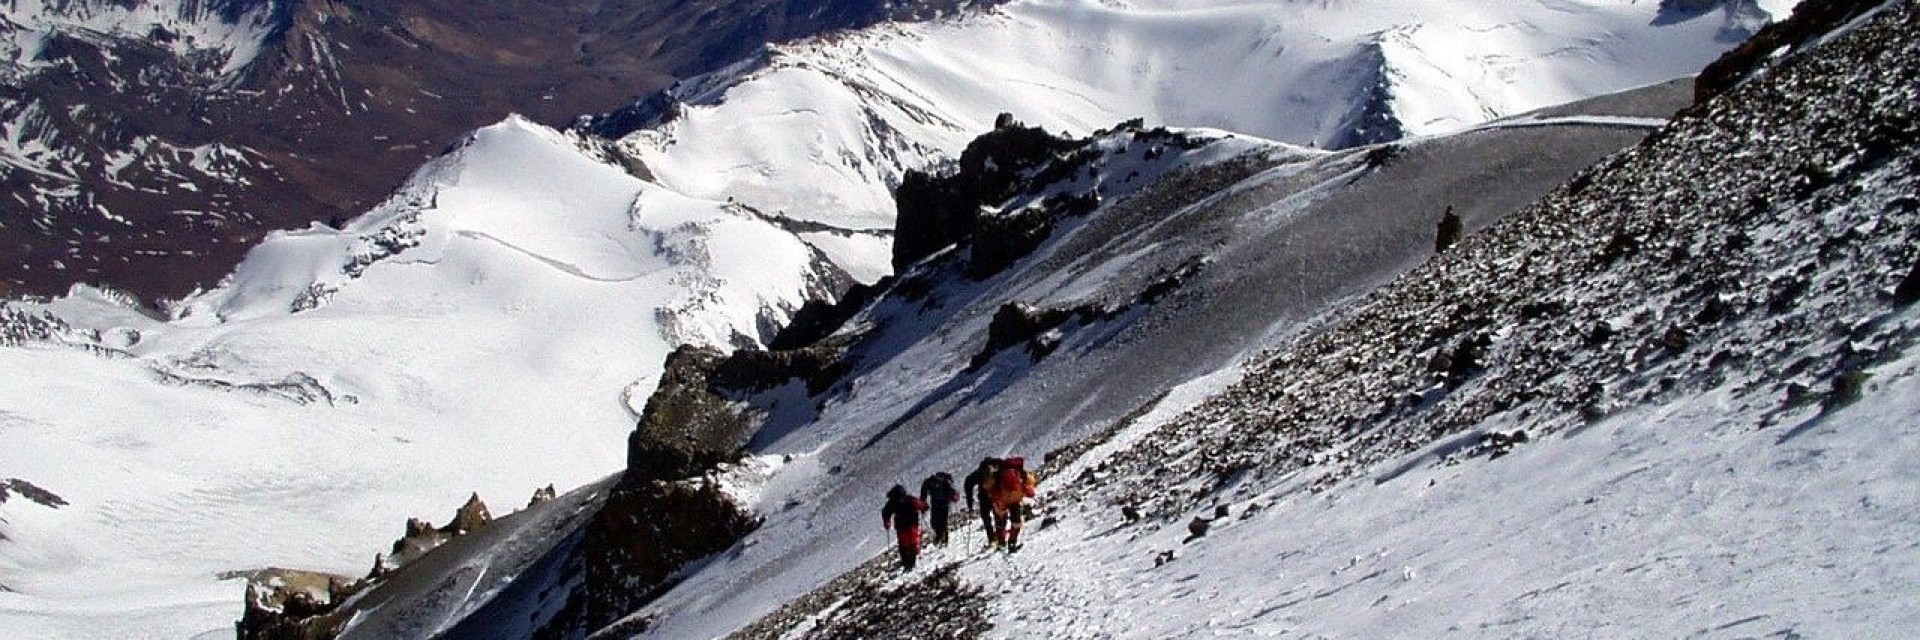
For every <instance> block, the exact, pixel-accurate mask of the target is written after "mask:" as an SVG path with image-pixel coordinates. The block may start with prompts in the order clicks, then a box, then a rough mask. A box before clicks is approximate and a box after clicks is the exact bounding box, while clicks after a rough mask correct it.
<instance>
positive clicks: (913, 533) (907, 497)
mask: <svg viewBox="0 0 1920 640" xmlns="http://www.w3.org/2000/svg"><path fill="white" fill-rule="evenodd" d="M926 510H927V503H925V502H921V501H920V499H919V498H915V497H913V495H912V494H909V493H907V488H906V487H903V486H900V485H897V484H896V485H893V488H892V489H889V490H888V491H887V506H884V507H881V508H880V526H881V527H884V528H886V529H889V530H892V531H894V532H895V533H896V534H898V537H899V540H900V568H902V569H905V570H907V571H912V570H913V563H914V561H915V560H917V559H919V558H920V512H922V511H926Z"/></svg>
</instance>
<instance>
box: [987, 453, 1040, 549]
mask: <svg viewBox="0 0 1920 640" xmlns="http://www.w3.org/2000/svg"><path fill="white" fill-rule="evenodd" d="M1038 484H1039V480H1038V479H1037V478H1036V477H1034V475H1033V474H1032V473H1030V472H1028V471H1027V469H1026V459H1024V458H1006V459H1004V460H1002V461H1001V462H1000V468H999V469H998V470H996V471H994V472H993V474H992V475H989V476H987V480H986V486H985V489H986V491H985V493H986V494H987V499H988V500H990V501H991V502H992V503H993V532H992V533H993V535H992V536H991V544H992V545H993V546H995V547H1004V548H1005V549H1006V550H1007V552H1008V553H1012V552H1015V551H1019V550H1020V528H1021V526H1022V525H1024V524H1026V520H1027V514H1026V508H1025V505H1024V503H1025V502H1026V500H1027V499H1028V498H1032V497H1033V495H1034V487H1035V486H1036V485H1038Z"/></svg>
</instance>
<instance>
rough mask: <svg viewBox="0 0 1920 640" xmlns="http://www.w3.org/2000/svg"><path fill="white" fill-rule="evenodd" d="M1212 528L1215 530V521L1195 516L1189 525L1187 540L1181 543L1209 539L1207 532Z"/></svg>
mask: <svg viewBox="0 0 1920 640" xmlns="http://www.w3.org/2000/svg"><path fill="white" fill-rule="evenodd" d="M1211 528H1213V521H1211V520H1208V519H1206V518H1202V517H1199V516H1194V518H1193V520H1192V521H1191V522H1188V523H1187V539H1186V540H1182V541H1181V542H1193V541H1194V540H1198V539H1200V538H1205V537H1207V530H1208V529H1211Z"/></svg>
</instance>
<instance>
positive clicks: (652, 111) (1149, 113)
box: [592, 0, 1793, 280]
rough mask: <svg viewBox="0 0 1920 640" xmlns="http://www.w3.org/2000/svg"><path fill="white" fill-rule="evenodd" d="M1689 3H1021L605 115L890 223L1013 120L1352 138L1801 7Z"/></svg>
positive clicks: (1055, 126)
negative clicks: (991, 130) (901, 197)
mask: <svg viewBox="0 0 1920 640" xmlns="http://www.w3.org/2000/svg"><path fill="white" fill-rule="evenodd" d="M1683 4H1685V5H1692V4H1700V3H1658V4H1656V3H1652V2H1621V1H1617V0H1577V1H1573V2H1562V1H1557V0H1556V1H1541V0H1524V1H1521V2H1386V3H1347V2H1336V3H1322V2H1251V1H1249V2H1232V3H1218V2H1186V1H1183V0H1132V1H1128V2H1095V1H1092V0H1034V1H1028V2H1012V3H1008V4H1005V5H1001V6H999V7H995V8H993V9H991V10H988V11H981V12H976V13H972V14H968V15H966V16H964V17H962V18H959V19H955V20H945V21H936V22H931V23H922V24H906V25H887V26H882V27H879V28H875V29H869V30H865V31H862V32H858V33H853V34H847V35H843V36H839V37H832V38H821V39H815V40H809V41H804V42H801V43H796V44H793V45H788V46H781V47H774V48H772V49H771V50H770V51H769V52H768V53H767V54H766V55H764V56H761V57H759V58H756V59H752V60H748V61H745V62H742V63H740V64H739V65H736V67H735V68H731V69H727V70H723V71H720V72H716V73H714V74H711V75H709V76H705V77H701V78H695V79H691V80H688V81H684V82H682V83H680V84H679V85H676V86H675V87H674V88H672V89H669V90H668V91H667V92H666V93H665V94H663V95H660V96H654V97H652V98H650V99H649V100H647V101H644V102H642V103H640V104H637V105H635V106H634V107H632V108H630V109H628V110H625V111H622V112H616V113H614V114H608V115H606V116H602V117H600V118H598V119H596V120H594V121H593V122H592V128H593V129H594V130H596V131H597V132H599V133H601V134H603V135H607V136H610V137H617V138H619V142H620V144H619V147H618V148H619V149H620V151H621V152H622V153H624V154H626V155H629V156H631V157H634V158H636V159H637V160H639V161H640V162H641V163H643V164H644V165H645V166H646V167H647V169H648V170H649V171H650V173H651V175H652V176H653V177H654V178H656V179H657V180H659V181H660V183H661V184H663V185H665V186H668V187H670V188H673V189H676V190H679V191H681V192H683V193H686V194H688V195H691V196H696V197H704V198H722V197H732V198H736V199H738V200H739V201H740V202H744V203H747V204H750V205H753V206H755V207H757V208H759V209H762V210H765V211H773V212H781V213H783V214H784V215H787V216H791V217H795V218H799V219H802V220H810V221H818V222H822V223H825V224H828V225H831V226H833V227H837V228H842V229H851V230H863V229H871V228H884V227H886V226H888V221H889V220H891V219H892V216H893V210H892V196H891V190H892V188H893V187H894V186H896V185H898V184H899V182H900V180H901V177H902V176H903V174H904V172H905V171H907V170H909V169H925V168H928V167H930V166H932V165H934V164H937V163H938V162H940V161H941V160H942V159H944V158H949V157H952V156H954V155H957V154H958V153H959V151H960V149H961V148H962V147H963V146H965V145H966V143H967V142H968V141H969V140H972V139H973V137H974V136H975V135H977V134H978V133H979V132H980V131H983V130H985V129H987V128H988V127H989V126H990V125H991V124H992V123H993V122H994V120H995V118H996V117H997V115H998V114H1000V113H1012V114H1013V115H1015V116H1016V117H1018V118H1020V119H1021V120H1023V121H1025V122H1028V123H1031V124H1033V125H1036V126H1040V127H1043V128H1046V129H1049V130H1054V131H1067V132H1070V133H1077V134H1086V133H1088V132H1091V131H1093V130H1095V129H1098V128H1101V127H1106V126H1111V125H1112V124H1113V123H1115V122H1120V121H1123V120H1127V119H1130V118H1144V119H1145V120H1146V123H1147V124H1149V125H1159V124H1170V125H1176V126H1209V127H1217V128H1221V129H1227V130H1231V131H1236V132H1240V133H1244V134H1251V135H1256V136H1261V137H1265V138H1269V139H1273V140H1278V141H1281V142H1288V143H1292V144H1297V145H1304V146H1316V147H1322V148H1342V147H1348V146H1353V145H1356V144H1364V143H1372V142H1383V141H1387V140H1392V139H1396V138H1399V137H1401V136H1403V135H1427V134H1433V133H1439V132H1444V131H1451V130H1457V129H1460V128H1462V127H1466V126H1470V125H1473V124H1476V123H1480V122H1485V121H1487V120H1490V119H1494V118H1498V117H1502V116H1507V115H1513V114H1517V113H1520V112H1523V111H1530V110H1533V109H1537V108H1541V107H1545V106H1548V105H1553V104H1560V103H1564V102H1568V101H1572V100H1577V99H1580V98H1584V97H1589V96H1594V95H1601V94H1606V93H1612V92H1615V91H1620V90H1624V89H1628V88H1632V87H1637V86H1643V85H1647V84H1652V83H1655V82H1660V81H1664V80H1668V79H1671V78H1675V77H1680V76H1684V75H1690V74H1692V73H1694V72H1695V71H1697V70H1698V69H1699V68H1700V67H1702V66H1704V65H1705V64H1706V63H1707V62H1709V61H1711V60H1713V59H1714V58H1715V57H1717V56H1718V55H1719V54H1720V53H1721V52H1722V51H1725V50H1726V49H1728V48H1731V47H1732V46H1733V45H1734V44H1737V43H1738V42H1740V41H1741V40H1743V39H1744V38H1745V36H1746V35H1748V34H1750V33H1751V32H1752V30H1753V29H1757V28H1758V27H1759V26H1760V25H1761V24H1763V23H1764V21H1765V19H1766V17H1767V16H1768V15H1769V13H1768V11H1772V12H1773V13H1774V14H1778V15H1784V13H1785V10H1786V9H1788V8H1790V7H1791V6H1792V4H1793V3H1791V2H1768V3H1756V2H1750V1H1745V0H1742V1H1737V2H1724V3H1706V4H1704V5H1703V6H1700V7H1685V6H1671V5H1683ZM1763 9H1764V10H1763ZM813 239H814V240H815V241H816V242H817V243H819V244H820V246H822V248H824V249H826V250H827V251H828V252H829V253H831V254H833V255H834V257H835V258H836V260H838V261H840V262H841V264H842V266H844V267H846V268H848V269H849V270H850V271H853V272H854V273H856V274H858V275H860V276H861V277H862V278H863V279H869V280H870V279H871V278H873V277H877V276H878V275H879V274H881V273H884V272H885V271H886V269H885V266H884V265H875V264H873V263H872V262H871V260H872V258H873V257H874V256H875V255H876V254H878V255H885V250H884V246H885V240H884V238H880V237H874V236H866V237H864V238H863V237H859V236H856V239H857V240H859V241H856V242H851V243H850V242H847V241H846V240H845V239H841V238H823V237H815V238H813Z"/></svg>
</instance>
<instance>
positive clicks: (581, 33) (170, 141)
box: [0, 0, 984, 303]
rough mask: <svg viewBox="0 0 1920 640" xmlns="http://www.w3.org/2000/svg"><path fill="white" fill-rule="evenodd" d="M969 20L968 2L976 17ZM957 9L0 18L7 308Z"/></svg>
mask: <svg viewBox="0 0 1920 640" xmlns="http://www.w3.org/2000/svg"><path fill="white" fill-rule="evenodd" d="M982 4H984V2H982ZM955 7H956V3H955V2H952V1H950V0H917V1H914V2H879V1H875V0H706V1H703V2H667V1H647V2H605V1H603V0H509V1H502V2H489V3H485V4H475V3H472V2H462V1H458V0H362V1H357V2H333V1H331V0H112V1H108V0H60V1H54V0H10V1H8V2H0V179H4V180H5V181H6V183H7V184H8V185H9V187H8V190H7V193H6V194H5V195H6V196H9V197H0V214H4V216H0V245H4V246H7V247H10V253H9V254H8V256H9V257H16V258H18V259H17V260H10V261H8V263H7V265H6V266H5V267H0V295H9V294H13V295H20V294H48V295H57V294H59V293H62V292H64V291H66V289H67V287H68V286H69V285H70V284H73V283H86V284H92V285H106V286H112V287H114V288H117V289H121V290H124V291H129V292H133V293H135V294H136V295H138V296H139V297H140V298H142V299H144V300H147V301H148V302H149V303H153V302H156V301H159V300H164V299H173V298H178V297H181V296H184V295H187V294H189V293H192V292H194V291H195V290H196V289H206V288H211V287H212V286H213V285H215V284H216V283H217V282H218V281H219V280H220V278H221V277H222V276H224V275H226V274H227V273H230V272H231V271H232V270H233V267H234V265H235V264H237V263H238V262H239V261H240V259H241V258H242V256H244V254H245V252H246V251H247V249H249V248H250V247H252V246H253V245H254V244H255V243H257V242H258V241H259V240H260V239H261V238H262V237H263V236H265V235H266V233H268V232H270V231H272V230H276V229H285V228H297V227H302V226H305V225H306V224H307V223H308V222H331V223H334V224H336V225H337V224H338V223H339V222H340V221H343V220H346V219H349V218H352V217H354V216H356V215H359V214H361V213H364V212H365V211H366V210H367V209H368V208H370V207H372V206H373V205H375V204H377V203H378V202H380V200H381V199H382V198H383V197H384V196H386V195H387V194H388V193H389V192H391V191H392V190H393V189H394V188H395V185H397V184H399V183H401V182H402V181H403V180H404V179H405V178H406V176H407V175H408V174H409V173H410V172H411V171H412V170H413V169H414V168H417V167H418V166H419V165H420V163H421V162H422V161H424V160H427V159H431V158H432V157H434V156H435V155H437V154H438V153H440V152H441V151H442V150H443V149H445V148H446V146H447V145H448V144H449V143H450V142H453V141H455V140H458V139H459V138H460V137H461V136H463V135H464V134H465V133H467V132H468V131H471V130H473V129H474V128H476V127H479V126H483V125H486V124H489V123H493V122H497V121H499V120H500V119H501V118H503V117H506V116H507V115H508V114H509V113H521V114H525V115H526V117H528V118H530V119H533V120H535V121H538V122H546V123H549V124H555V123H564V122H567V121H569V120H571V119H572V118H574V117H575V116H577V115H578V114H580V113H583V112H591V111H598V110H605V109H608V108H612V107H615V106H617V105H620V104H623V103H625V102H629V101H631V100H633V99H634V98H635V97H636V96H643V95H646V94H648V93H651V92H653V91H655V90H657V89H659V88H662V87H664V86H666V85H668V84H669V83H671V82H673V81H674V80H675V79H678V78H682V77H687V76H690V75H695V74H699V73H704V72H707V71H711V70H714V69H716V68H719V67H721V66H724V65H726V64H728V63H731V62H733V61H735V60H737V59H739V58H741V57H743V56H746V55H749V54H751V53H753V52H754V51H756V50H758V49H759V48H760V47H761V46H762V45H763V43H766V42H774V41H784V40H791V39H796V38H804V37H808V36H812V35H816V34H819V33H823V32H828V31H833V30H839V29H848V28H857V27H862V26H867V25H871V24H874V23H876V22H881V21H885V20H890V19H926V18H931V17H934V16H937V15H941V14H943V13H945V12H950V11H952V10H954V9H955Z"/></svg>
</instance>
